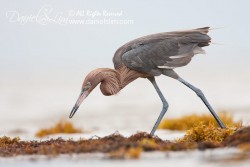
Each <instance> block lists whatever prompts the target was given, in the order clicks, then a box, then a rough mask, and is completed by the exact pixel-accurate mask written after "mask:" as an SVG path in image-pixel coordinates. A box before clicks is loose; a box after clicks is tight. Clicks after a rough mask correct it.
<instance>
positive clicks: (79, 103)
mask: <svg viewBox="0 0 250 167" xmlns="http://www.w3.org/2000/svg"><path fill="white" fill-rule="evenodd" d="M88 95H89V92H88V91H87V90H82V91H81V93H80V96H79V97H78V99H77V101H76V104H75V105H74V107H73V109H72V110H71V113H70V115H69V118H72V117H73V116H74V114H75V113H76V111H77V109H78V108H79V106H80V105H81V103H82V102H83V100H84V99H85V98H86V97H87V96H88Z"/></svg>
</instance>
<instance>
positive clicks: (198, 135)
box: [178, 122, 237, 144]
mask: <svg viewBox="0 0 250 167" xmlns="http://www.w3.org/2000/svg"><path fill="white" fill-rule="evenodd" d="M236 130H237V128H225V129H222V128H219V127H217V126H215V125H214V124H211V123H210V124H208V125H206V124H205V123H203V122H200V123H199V124H198V125H197V126H194V127H193V128H191V129H190V130H188V131H187V132H186V135H185V136H184V137H183V138H182V139H179V140H178V141H179V142H212V143H214V144H219V143H221V142H223V141H224V140H225V139H226V138H227V137H228V136H230V135H232V134H233V133H234V132H235V131H236Z"/></svg>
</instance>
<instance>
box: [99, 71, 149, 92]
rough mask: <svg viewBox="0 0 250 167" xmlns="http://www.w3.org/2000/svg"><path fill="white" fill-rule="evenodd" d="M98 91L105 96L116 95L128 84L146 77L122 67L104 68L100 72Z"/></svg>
mask: <svg viewBox="0 0 250 167" xmlns="http://www.w3.org/2000/svg"><path fill="white" fill-rule="evenodd" d="M101 74H102V77H101V85H100V89H101V91H102V93H103V94H104V95H106V96H110V95H114V94H117V93H118V92H119V91H120V90H121V89H123V88H124V87H125V86H127V85H128V84H129V83H130V82H132V81H134V80H135V79H137V78H139V77H146V76H145V75H144V74H142V73H139V72H137V71H134V70H130V69H129V68H127V67H125V66H122V67H121V68H119V69H116V70H114V69H109V68H105V69H103V70H102V72H101Z"/></svg>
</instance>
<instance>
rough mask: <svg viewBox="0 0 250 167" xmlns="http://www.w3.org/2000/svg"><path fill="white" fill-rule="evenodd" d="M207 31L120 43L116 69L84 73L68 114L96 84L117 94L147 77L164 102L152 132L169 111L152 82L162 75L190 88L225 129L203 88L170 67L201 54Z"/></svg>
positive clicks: (209, 39) (116, 55) (160, 34)
mask: <svg viewBox="0 0 250 167" xmlns="http://www.w3.org/2000/svg"><path fill="white" fill-rule="evenodd" d="M208 31H209V27H204V28H197V29H193V30H187V31H174V32H164V33H158V34H153V35H148V36H144V37H141V38H137V39H135V40H132V41H130V42H128V43H126V44H125V45H123V46H121V47H120V48H119V49H118V50H117V51H116V52H115V55H114V57H113V63H114V67H115V69H110V68H98V69H95V70H93V71H91V72H90V73H89V74H88V75H87V76H86V78H85V80H84V82H83V85H82V89H81V93H80V96H79V98H78V100H77V102H76V104H75V106H74V107H73V109H72V111H71V113H70V116H69V117H70V118H72V117H73V115H74V114H75V112H76V111H77V109H78V108H79V106H80V104H81V103H82V101H83V100H84V99H85V98H86V97H87V96H88V95H89V94H90V92H91V91H92V90H93V89H94V88H95V87H96V86H97V85H98V84H99V83H100V84H101V85H100V89H101V91H102V93H103V94H104V95H105V96H110V95H114V94H117V93H118V92H119V91H120V90H121V89H123V88H124V87H125V86H126V85H128V84H129V83H130V82H132V81H134V80H135V79H137V78H147V79H148V80H149V81H150V82H151V83H152V84H153V86H154V88H155V90H156V92H157V93H158V95H159V97H160V99H161V101H162V104H163V107H162V110H161V113H160V115H159V117H158V119H157V121H156V123H155V125H154V127H153V129H152V131H151V133H150V134H151V135H154V133H155V131H156V129H157V127H158V125H159V124H160V122H161V120H162V118H163V116H164V114H165V113H166V111H167V110H168V103H167V101H166V99H165V98H164V96H163V94H162V92H161V90H160V89H159V87H158V85H157V83H156V81H155V77H156V76H159V75H161V74H163V75H165V76H168V77H171V78H174V79H176V80H178V81H180V82H181V83H183V84H184V85H186V86H187V87H188V88H190V89H191V90H193V91H194V92H195V93H196V94H197V95H198V96H199V97H200V98H201V100H202V101H203V103H204V104H205V105H206V106H207V108H208V110H209V111H210V112H211V114H212V115H213V117H214V118H215V119H216V121H217V123H218V124H219V125H220V127H221V128H226V126H225V125H224V124H223V122H222V121H221V120H220V118H219V117H218V115H217V114H216V113H215V111H214V110H213V108H212V107H211V105H210V104H209V102H208V101H207V99H206V97H205V96H204V94H203V93H202V91H201V90H200V89H198V88H196V87H195V86H193V85H191V84H190V83H188V82H187V81H185V80H184V79H183V78H181V77H180V76H179V75H178V74H177V73H176V72H175V71H174V70H173V69H174V68H177V67H181V66H185V65H187V64H188V63H189V62H190V61H191V59H192V57H193V56H194V55H195V54H199V53H204V50H203V49H202V47H204V46H208V45H209V43H210V42H211V38H210V37H209V36H208V35H207V33H208Z"/></svg>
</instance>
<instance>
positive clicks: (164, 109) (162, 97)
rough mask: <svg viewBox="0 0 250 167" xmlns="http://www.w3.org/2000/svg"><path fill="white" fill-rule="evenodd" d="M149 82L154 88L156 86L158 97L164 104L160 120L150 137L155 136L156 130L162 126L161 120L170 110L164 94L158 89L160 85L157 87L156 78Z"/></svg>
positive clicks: (150, 79)
mask: <svg viewBox="0 0 250 167" xmlns="http://www.w3.org/2000/svg"><path fill="white" fill-rule="evenodd" d="M148 80H149V81H150V82H151V83H152V84H153V86H154V88H155V90H156V92H157V93H158V95H159V96H160V98H161V101H162V104H163V107H162V110H161V113H160V115H159V117H158V119H157V121H156V123H155V125H154V127H153V129H152V130H151V132H150V135H152V136H153V135H154V133H155V131H156V129H157V128H158V126H159V124H160V122H161V120H162V118H163V116H164V114H165V113H166V112H167V110H168V102H167V101H166V99H165V98H164V96H163V94H162V93H161V90H160V89H159V87H158V85H157V83H156V81H155V78H154V77H152V78H148Z"/></svg>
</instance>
